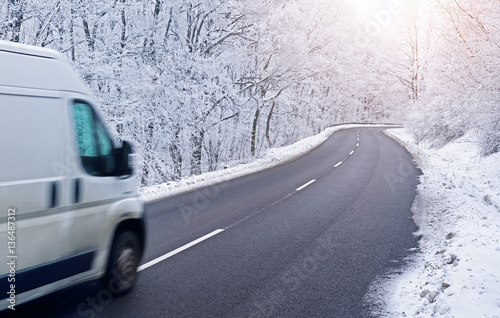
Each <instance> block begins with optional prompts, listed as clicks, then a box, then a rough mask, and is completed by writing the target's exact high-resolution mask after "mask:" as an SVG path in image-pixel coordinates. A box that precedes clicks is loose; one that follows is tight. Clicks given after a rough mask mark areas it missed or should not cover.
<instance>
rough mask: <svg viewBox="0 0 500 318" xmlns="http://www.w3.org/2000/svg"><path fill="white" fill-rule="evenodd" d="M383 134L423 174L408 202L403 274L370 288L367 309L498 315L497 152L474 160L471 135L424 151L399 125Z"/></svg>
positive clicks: (499, 168)
mask: <svg viewBox="0 0 500 318" xmlns="http://www.w3.org/2000/svg"><path fill="white" fill-rule="evenodd" d="M387 134H388V135H390V136H391V137H393V138H395V139H396V140H398V141H399V142H400V143H401V144H403V145H404V146H405V147H406V148H407V149H408V150H409V151H410V152H411V153H412V154H413V156H414V157H415V159H416V161H417V164H418V165H419V167H420V168H421V169H422V171H423V173H424V175H423V176H422V177H421V184H420V185H419V186H418V194H417V197H416V199H415V202H414V204H413V207H412V210H413V214H414V220H415V223H416V224H417V225H418V226H419V231H418V233H416V235H421V240H420V244H419V250H420V251H419V252H418V253H416V254H415V255H414V256H413V259H412V260H411V261H410V263H409V265H408V268H406V269H405V270H404V271H403V273H400V274H392V275H389V277H388V278H383V279H381V280H380V281H378V282H377V283H375V284H374V286H372V290H373V293H372V295H371V301H372V303H375V304H378V306H375V312H374V314H375V315H376V316H385V317H500V243H499V236H500V153H497V154H493V155H491V156H489V157H486V158H482V157H481V156H480V155H479V153H480V149H479V147H477V146H476V145H475V144H474V143H473V142H471V141H470V140H471V139H472V136H468V137H469V138H467V137H464V138H462V139H460V140H457V141H455V142H453V143H451V144H448V145H447V146H445V147H443V148H441V149H428V148H427V147H425V146H423V145H416V144H415V143H414V142H413V138H412V137H411V136H410V135H409V133H408V131H407V130H405V129H393V130H390V131H388V132H387Z"/></svg>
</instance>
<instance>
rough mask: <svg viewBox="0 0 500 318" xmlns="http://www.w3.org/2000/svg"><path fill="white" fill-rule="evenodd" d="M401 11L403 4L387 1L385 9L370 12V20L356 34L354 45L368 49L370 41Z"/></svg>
mask: <svg viewBox="0 0 500 318" xmlns="http://www.w3.org/2000/svg"><path fill="white" fill-rule="evenodd" d="M403 11H404V4H403V2H402V1H401V0H389V1H388V2H387V6H386V8H385V9H381V10H374V11H371V12H370V17H371V19H370V20H369V21H367V22H366V23H365V25H364V26H363V28H362V29H360V30H358V31H357V32H356V35H355V37H354V44H355V45H356V46H357V47H358V48H366V47H368V45H369V43H370V39H371V38H375V37H377V36H379V35H381V34H382V32H383V31H384V29H387V28H388V27H389V26H390V25H391V24H392V23H393V21H394V19H395V17H396V16H398V15H400V14H401V13H402V12H403Z"/></svg>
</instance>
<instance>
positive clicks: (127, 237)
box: [104, 232, 141, 295]
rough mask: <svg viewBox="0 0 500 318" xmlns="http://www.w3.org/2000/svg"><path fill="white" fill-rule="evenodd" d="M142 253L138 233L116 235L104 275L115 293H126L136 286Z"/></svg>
mask: <svg viewBox="0 0 500 318" xmlns="http://www.w3.org/2000/svg"><path fill="white" fill-rule="evenodd" d="M140 255H141V251H140V247H139V240H138V239H137V235H136V234H134V233H133V232H123V233H120V234H119V235H118V236H117V237H116V239H115V241H114V242H113V247H112V248H111V253H110V256H109V262H108V268H107V271H106V275H105V277H104V283H105V287H107V288H108V289H109V290H110V291H111V292H112V293H113V294H115V295H125V294H127V293H129V292H130V291H131V290H132V289H133V288H134V286H135V283H136V281H137V265H138V263H139V258H140Z"/></svg>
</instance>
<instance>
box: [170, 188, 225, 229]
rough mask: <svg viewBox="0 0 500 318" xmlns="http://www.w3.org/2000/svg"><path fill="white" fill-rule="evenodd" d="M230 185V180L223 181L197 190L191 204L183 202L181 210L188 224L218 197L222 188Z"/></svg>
mask: <svg viewBox="0 0 500 318" xmlns="http://www.w3.org/2000/svg"><path fill="white" fill-rule="evenodd" d="M227 186H228V182H222V183H218V184H215V185H213V186H210V187H206V188H203V189H200V190H197V191H196V192H195V194H194V196H193V200H192V202H191V203H190V204H181V205H180V206H179V212H180V214H181V215H182V218H183V220H184V222H185V223H186V224H188V225H189V224H190V223H191V221H192V219H193V218H196V217H198V216H200V215H202V214H203V213H206V211H205V209H206V208H207V207H208V205H209V204H210V202H211V201H212V200H215V199H217V197H218V196H219V194H220V193H221V191H222V190H224V189H225V188H226V187H227Z"/></svg>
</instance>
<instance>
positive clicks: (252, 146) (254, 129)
mask: <svg viewBox="0 0 500 318" xmlns="http://www.w3.org/2000/svg"><path fill="white" fill-rule="evenodd" d="M259 115H260V109H259V107H257V110H256V111H255V115H254V117H253V125H252V141H251V144H250V153H251V154H252V156H255V143H256V136H257V123H258V122H259Z"/></svg>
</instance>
